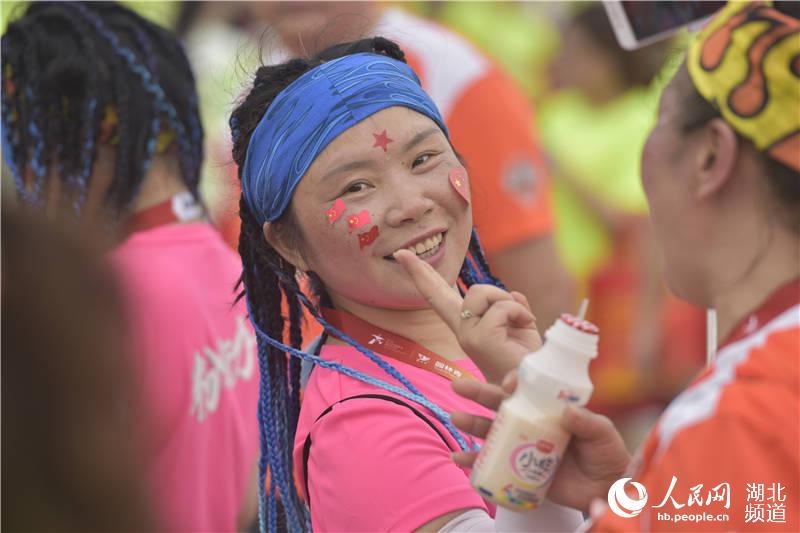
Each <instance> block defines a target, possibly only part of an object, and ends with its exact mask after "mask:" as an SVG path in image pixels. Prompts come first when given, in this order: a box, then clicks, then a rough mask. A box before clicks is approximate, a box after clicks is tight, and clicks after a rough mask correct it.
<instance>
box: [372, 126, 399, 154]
mask: <svg viewBox="0 0 800 533" xmlns="http://www.w3.org/2000/svg"><path fill="white" fill-rule="evenodd" d="M372 136H373V137H375V144H373V145H372V147H373V148H383V151H384V152H385V151H386V146H387V145H388V144H389V143H393V142H394V139H390V138H389V136H388V135H386V130H383V131H382V132H380V133H373V134H372Z"/></svg>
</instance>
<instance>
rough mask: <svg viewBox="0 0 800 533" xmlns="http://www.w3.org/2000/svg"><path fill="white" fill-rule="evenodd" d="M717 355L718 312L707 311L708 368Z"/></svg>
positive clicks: (714, 310)
mask: <svg viewBox="0 0 800 533" xmlns="http://www.w3.org/2000/svg"><path fill="white" fill-rule="evenodd" d="M716 355H717V310H716V309H706V366H708V365H710V364H711V362H712V361H713V360H714V356H716Z"/></svg>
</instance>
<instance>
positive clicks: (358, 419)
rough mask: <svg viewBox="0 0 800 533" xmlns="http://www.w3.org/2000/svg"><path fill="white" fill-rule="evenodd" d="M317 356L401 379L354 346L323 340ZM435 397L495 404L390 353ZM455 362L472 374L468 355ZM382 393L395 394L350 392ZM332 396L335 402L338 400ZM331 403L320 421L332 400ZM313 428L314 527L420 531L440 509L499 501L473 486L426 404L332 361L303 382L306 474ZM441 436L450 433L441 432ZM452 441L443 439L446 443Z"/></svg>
mask: <svg viewBox="0 0 800 533" xmlns="http://www.w3.org/2000/svg"><path fill="white" fill-rule="evenodd" d="M320 356H321V357H323V358H324V359H327V360H331V361H337V362H340V363H342V364H345V365H347V366H349V367H351V368H354V369H357V370H360V371H362V372H364V373H366V374H369V375H371V376H373V377H376V378H378V379H381V380H383V381H386V382H388V383H392V384H396V385H399V382H398V381H396V380H394V379H393V378H391V377H390V376H389V375H388V374H386V373H385V372H384V371H383V370H381V369H380V368H379V367H378V366H377V365H376V364H375V363H373V362H372V361H370V360H369V359H367V358H366V357H365V356H364V355H362V354H361V353H359V352H357V351H356V350H355V349H354V348H351V347H349V346H332V345H326V346H324V347H323V348H322V351H321V353H320ZM387 361H389V362H390V363H391V364H392V365H393V366H394V367H395V368H397V369H398V370H399V371H400V372H401V373H402V374H403V375H404V376H406V377H407V378H408V379H409V381H411V383H413V384H414V385H415V386H416V387H417V388H419V390H420V391H421V392H422V393H423V394H424V395H425V396H426V397H427V398H428V399H429V400H431V401H433V402H434V403H435V404H437V405H438V406H439V407H441V408H443V409H445V410H446V411H450V410H455V409H458V410H469V411H472V412H476V413H482V414H485V415H487V416H489V415H490V413H489V412H488V411H487V410H485V409H483V408H482V407H480V406H478V405H477V404H475V403H472V402H470V401H468V400H465V399H463V398H461V397H460V396H457V395H456V394H455V393H454V392H453V391H452V389H451V388H450V383H449V381H448V380H447V379H445V378H443V377H441V376H439V375H437V374H434V373H433V372H430V371H427V370H424V369H422V368H417V367H414V366H411V365H408V364H405V363H401V362H399V361H396V360H393V359H387ZM458 364H459V365H460V366H461V367H462V368H465V369H467V370H469V371H470V372H472V373H473V374H475V375H480V371H479V370H478V369H477V368H476V367H475V365H474V364H472V362H471V361H469V360H467V359H464V360H460V361H458ZM361 394H381V395H385V396H390V397H392V398H397V399H400V400H402V401H404V402H405V403H407V404H408V405H410V406H411V407H413V408H415V409H416V410H417V411H419V412H420V413H421V414H422V415H424V416H425V417H426V418H427V420H429V421H430V422H432V423H433V424H434V425H435V427H436V428H437V429H438V433H437V431H436V430H434V429H433V428H431V427H430V425H428V423H427V422H426V421H425V420H423V419H421V418H420V417H419V416H417V415H416V414H415V413H414V412H413V411H411V410H410V409H409V408H408V407H405V406H403V405H398V404H396V403H393V402H391V401H387V400H382V399H373V398H358V399H351V400H348V401H343V402H341V403H338V404H337V403H336V402H338V401H340V400H344V399H345V398H348V397H350V396H356V395H361ZM334 404H336V405H334ZM331 405H333V408H332V410H331V411H330V412H329V413H327V414H326V415H325V416H323V417H322V418H320V419H319V420H317V421H316V422H315V420H316V419H317V417H318V416H319V415H320V414H321V413H322V412H323V411H324V410H325V409H327V408H328V407H329V406H331ZM309 432H310V436H311V443H312V444H311V447H310V449H309V450H310V453H309V458H308V491H309V496H310V505H311V522H312V526H313V528H314V530H315V531H325V532H343V531H348V532H355V531H369V532H373V533H374V532H380V531H405V532H407V531H414V530H415V529H417V528H419V527H420V526H422V525H423V524H425V523H427V522H429V521H431V520H433V519H434V518H436V517H438V516H441V515H443V514H446V513H449V512H452V511H457V510H460V509H465V510H466V509H470V508H478V509H485V510H487V512H489V513H490V514H492V515H493V514H494V507H491V508H490V507H489V506H488V505H487V503H486V502H484V500H483V499H482V498H481V497H480V496H479V495H478V494H477V493H476V492H475V490H474V489H473V488H472V486H471V485H470V482H469V471H468V470H466V469H464V468H461V467H460V466H458V465H457V464H455V463H454V462H453V460H452V459H451V458H450V454H451V452H452V451H455V450H458V449H459V447H458V444H457V442H456V441H455V439H454V438H453V437H452V436H451V435H450V433H449V432H448V431H447V429H446V428H445V427H444V426H443V425H442V424H441V423H439V422H438V420H436V418H435V416H434V415H433V413H431V412H430V411H429V410H428V409H426V408H425V407H423V406H421V405H419V404H416V403H414V402H412V401H409V400H406V399H405V398H403V397H401V396H399V395H396V394H393V393H391V392H388V391H386V390H384V389H380V388H378V387H375V386H373V385H368V384H366V383H364V382H361V381H358V380H356V379H354V378H351V377H348V376H345V375H343V374H340V373H339V372H336V371H334V370H328V369H325V368H319V367H317V368H315V369H314V371H313V372H312V373H311V377H310V379H309V381H308V384H307V386H306V388H305V392H304V396H303V406H302V409H301V411H300V420H299V423H298V427H297V435H296V438H295V447H294V464H295V470H296V472H295V475H296V476H297V479H298V481H299V483H300V484H301V485H302V484H303V464H304V463H303V448H304V444H305V441H306V437H307V436H308V435H309ZM443 437H444V440H443ZM445 441H446V443H445Z"/></svg>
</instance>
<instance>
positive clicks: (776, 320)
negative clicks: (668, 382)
mask: <svg viewBox="0 0 800 533" xmlns="http://www.w3.org/2000/svg"><path fill="white" fill-rule="evenodd" d="M632 481H633V482H636V483H640V484H641V485H642V487H636V486H634V485H632V484H630V483H629V484H628V485H627V488H631V487H633V488H636V489H637V490H636V491H634V492H628V496H629V498H632V499H633V500H634V501H635V502H636V503H638V505H636V504H632V503H631V501H630V500H627V499H626V498H625V494H620V493H619V492H616V493H615V492H614V491H613V490H612V494H611V495H610V496H609V500H610V501H609V503H611V504H612V509H609V511H608V512H607V513H606V514H605V515H604V516H603V517H602V518H601V519H600V520H599V521H598V522H597V524H595V526H594V528H593V531H800V280H795V281H793V282H791V283H789V284H787V285H784V286H783V287H782V288H780V289H779V290H777V291H776V292H775V293H773V294H772V296H770V297H769V298H768V299H767V300H766V301H765V302H764V303H763V304H762V305H761V306H760V307H759V309H757V310H756V311H754V312H753V313H751V314H750V315H748V316H747V317H746V318H745V319H744V320H743V321H742V322H741V323H740V324H739V325H738V327H737V328H736V329H735V330H734V332H733V333H732V334H731V336H730V337H729V339H728V340H727V341H726V343H725V344H724V345H723V346H722V347H721V349H720V350H719V352H718V354H717V357H716V359H715V360H714V363H713V364H712V365H711V366H710V367H709V368H708V369H707V370H706V371H705V372H704V373H703V374H702V375H701V376H700V377H698V379H697V380H695V382H694V383H693V384H692V385H691V386H690V387H689V388H688V389H687V390H686V391H684V392H683V393H682V394H680V395H679V396H678V397H677V398H676V399H675V400H674V401H673V402H672V403H671V404H670V406H669V407H668V408H667V410H666V411H665V412H664V414H663V415H662V417H661V419H660V420H659V422H658V424H657V425H656V427H655V428H654V430H653V432H652V433H651V435H650V436H649V438H648V440H647V441H646V443H645V446H644V448H643V453H642V463H641V466H640V467H639V471H638V472H637V473H636V474H634V476H633V479H632ZM620 487H623V485H620ZM641 490H645V491H646V494H647V502H646V504H644V506H643V507H642V500H643V496H644V493H643V492H640V491H641ZM612 499H613V500H614V501H613V502H612V501H611V500H612ZM614 503H616V509H614V508H613V507H614V505H613V504H614ZM626 505H627V508H626ZM636 507H638V508H639V509H641V511H640V512H639V514H636V511H637V510H638V509H634V508H636ZM632 514H633V515H635V516H632V517H626V516H625V515H632Z"/></svg>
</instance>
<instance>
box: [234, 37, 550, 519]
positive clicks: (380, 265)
mask: <svg viewBox="0 0 800 533" xmlns="http://www.w3.org/2000/svg"><path fill="white" fill-rule="evenodd" d="M231 128H232V132H233V140H234V147H233V157H234V160H235V161H236V162H237V164H238V165H239V177H240V179H241V181H242V198H241V202H240V216H241V218H242V232H241V237H240V241H239V253H240V254H241V256H242V261H243V265H244V271H243V273H242V284H243V291H242V296H243V297H245V298H246V299H247V302H248V305H249V308H250V318H251V320H252V321H253V324H254V326H255V329H256V331H257V333H258V343H259V363H260V369H261V399H260V402H259V417H260V420H261V445H262V460H261V472H260V482H261V494H262V498H261V502H262V505H261V507H262V508H261V510H260V519H261V527H262V529H265V528H266V527H267V526H268V527H269V529H270V531H274V530H276V529H279V528H280V527H281V526H282V525H284V524H283V522H284V519H285V526H286V527H288V529H289V530H291V531H301V530H306V529H311V528H312V526H313V529H317V530H320V531H390V530H400V531H416V530H430V531H436V530H439V529H441V528H442V527H443V526H445V525H446V524H447V523H448V522H450V521H451V520H452V519H456V518H459V517H461V519H462V520H463V517H464V516H465V513H466V512H467V511H469V510H473V511H475V510H477V511H478V512H479V514H480V516H481V517H485V519H486V520H489V521H491V519H490V518H489V516H490V515H493V514H494V509H493V508H491V507H490V506H489V505H488V504H487V503H486V502H484V501H483V500H482V499H481V498H480V496H479V495H478V494H477V493H476V492H474V491H473V490H472V488H471V486H470V483H469V479H468V470H467V469H465V468H462V467H460V466H458V465H456V464H455V463H454V462H453V461H452V460H451V458H450V454H451V453H452V452H454V451H457V450H462V449H468V448H470V447H471V444H470V443H468V442H467V439H466V438H465V436H464V435H463V434H461V433H460V432H459V431H458V430H456V429H455V427H454V426H453V425H452V424H451V422H450V420H449V417H448V416H447V415H446V414H445V411H446V410H453V409H454V408H457V407H458V406H459V405H461V406H462V407H466V406H467V405H468V404H467V403H466V402H465V401H464V400H460V399H459V398H458V397H457V396H456V395H455V394H454V393H453V392H452V390H451V388H450V386H449V383H448V380H449V379H454V378H455V377H459V376H472V377H474V378H475V379H481V380H482V379H483V378H482V376H481V374H480V372H479V371H478V370H477V368H476V367H475V365H474V364H473V363H472V362H471V361H470V360H469V359H468V358H467V357H466V354H465V353H464V351H463V350H462V348H461V346H460V345H459V343H458V341H457V339H456V336H455V334H454V333H453V331H452V330H451V329H450V327H448V325H447V324H446V323H445V322H444V321H443V320H442V319H441V318H439V317H438V315H437V314H436V312H435V311H434V310H433V309H432V308H431V307H430V304H429V303H428V301H427V300H426V299H425V298H424V297H422V296H421V295H420V293H419V292H418V290H417V289H416V287H415V286H414V284H413V282H412V281H411V279H410V278H409V276H408V275H407V274H406V271H405V270H404V267H403V266H402V265H401V264H400V263H398V262H397V261H396V260H395V254H396V253H397V252H398V251H400V250H408V251H412V252H413V253H414V254H415V255H416V256H417V257H418V258H420V259H422V260H423V261H424V262H425V263H427V264H428V265H429V266H430V267H431V268H433V269H435V270H436V271H437V272H438V273H439V275H441V276H442V278H443V279H445V280H446V281H447V286H448V290H450V291H452V292H453V294H455V295H458V291H459V290H461V291H463V290H465V289H466V288H468V287H470V286H473V285H476V284H477V283H484V284H487V285H488V286H486V287H484V288H483V290H484V291H490V290H495V291H497V293H501V294H502V295H501V296H497V294H495V295H494V296H495V297H499V298H501V299H507V300H509V302H507V303H508V304H510V305H513V306H518V307H517V308H515V310H516V313H517V315H518V316H522V317H523V318H522V319H521V320H522V322H523V324H522V326H521V327H523V328H525V329H527V330H529V331H533V332H535V320H534V318H533V316H532V315H531V314H530V311H529V310H527V309H526V308H525V305H524V298H523V299H522V301H519V300H518V299H515V298H518V297H520V295H518V296H517V297H512V296H511V295H508V293H505V292H504V291H500V290H499V289H497V288H496V287H492V286H491V285H500V283H499V281H497V280H496V279H495V278H494V277H493V276H492V275H491V274H490V273H489V270H488V267H487V265H486V261H485V259H484V257H483V253H482V251H481V248H480V243H479V241H478V237H477V235H476V233H475V232H474V230H473V227H472V214H471V209H470V196H469V186H468V176H467V173H466V171H465V169H464V167H463V166H462V164H461V162H460V161H459V158H458V157H457V156H456V153H455V151H454V149H453V147H452V145H451V143H450V140H449V132H448V130H447V127H446V126H445V124H444V121H443V119H442V117H441V115H440V113H439V111H438V109H437V108H436V106H435V105H434V104H433V102H432V101H431V100H430V98H429V97H428V95H427V94H425V93H424V92H423V91H422V89H421V88H420V85H419V80H418V79H417V76H416V75H415V74H414V72H413V71H412V70H411V69H410V68H409V67H408V66H407V65H406V64H405V62H404V60H403V52H402V51H401V50H400V49H399V47H398V46H397V45H396V44H394V43H393V42H391V41H388V40H386V39H383V38H380V37H376V38H374V39H366V40H362V41H358V42H354V43H346V44H342V45H337V46H335V47H332V48H330V49H328V50H326V51H324V52H322V53H321V54H320V55H319V56H316V57H314V58H310V59H293V60H291V61H289V62H287V63H284V64H281V65H276V66H270V67H261V68H260V69H259V70H258V71H257V72H256V75H255V81H254V85H253V88H252V90H251V91H250V93H249V94H248V95H247V96H246V98H245V99H244V100H243V102H242V103H241V105H240V106H239V107H238V108H237V109H236V110H235V111H234V113H233V116H232V117H231ZM299 279H308V280H309V281H310V283H309V285H310V286H311V287H312V295H311V296H307V295H306V294H304V293H303V291H302V290H301V286H303V285H304V284H303V283H298V280H299ZM492 294H494V293H492ZM484 299H486V298H484ZM282 300H285V301H286V303H287V305H288V308H289V311H290V312H289V317H288V318H289V323H290V324H289V339H284V335H283V331H284V317H283V316H282V315H281V302H282ZM301 306H305V307H306V308H307V309H308V311H309V312H310V313H311V315H313V316H314V317H315V319H316V320H317V321H319V322H320V324H322V325H323V326H324V328H325V334H324V335H323V337H322V338H321V339H319V340H318V342H315V343H314V347H313V349H311V350H309V352H310V353H306V352H303V351H301V350H300V347H301V345H302V344H303V339H302V337H301V333H300V317H301V309H302V307H301ZM535 338H536V339H538V335H536V336H535ZM535 347H536V346H535V342H534V343H531V346H528V347H527V349H533V348H535ZM301 358H302V359H306V360H309V361H312V362H313V363H315V370H314V371H313V372H312V373H311V376H310V378H309V379H308V381H307V383H306V384H305V388H304V396H303V405H302V408H301V407H300V401H299V394H300V387H301V383H300V359H301ZM267 469H269V475H268V476H267V475H266V470H267ZM293 477H294V480H293ZM267 478H268V486H267V487H265V481H266V479H267ZM295 482H297V483H298V484H299V485H301V486H302V487H303V488H304V490H303V491H302V494H298V493H297V491H296V487H297V486H298V485H297V484H296V483H295ZM267 495H268V497H267ZM279 504H280V505H281V507H282V511H279V509H278V507H279ZM265 507H266V508H265ZM278 515H280V517H279V516H278ZM279 518H280V520H279ZM279 522H281V523H280V524H279Z"/></svg>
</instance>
